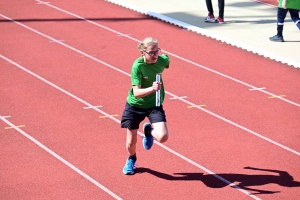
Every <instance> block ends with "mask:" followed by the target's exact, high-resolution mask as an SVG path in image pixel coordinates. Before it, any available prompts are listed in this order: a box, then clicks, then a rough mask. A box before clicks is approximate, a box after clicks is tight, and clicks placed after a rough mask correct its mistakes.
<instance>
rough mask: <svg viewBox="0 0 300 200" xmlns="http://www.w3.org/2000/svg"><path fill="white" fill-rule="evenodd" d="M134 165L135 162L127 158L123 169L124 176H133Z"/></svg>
mask: <svg viewBox="0 0 300 200" xmlns="http://www.w3.org/2000/svg"><path fill="white" fill-rule="evenodd" d="M134 164H135V160H132V159H131V158H128V159H127V161H126V164H125V166H124V168H123V174H125V175H129V174H134Z"/></svg>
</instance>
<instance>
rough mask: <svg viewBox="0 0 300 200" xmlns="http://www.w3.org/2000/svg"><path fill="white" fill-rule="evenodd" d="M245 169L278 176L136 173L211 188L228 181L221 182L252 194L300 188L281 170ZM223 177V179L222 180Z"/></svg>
mask: <svg viewBox="0 0 300 200" xmlns="http://www.w3.org/2000/svg"><path fill="white" fill-rule="evenodd" d="M244 169H250V170H259V171H264V172H272V173H277V174H276V175H269V174H264V175H256V174H255V175H251V174H229V173H228V174H227V173H222V174H204V173H174V175H169V174H165V173H162V172H158V171H154V170H152V169H148V168H137V169H136V170H135V173H149V174H152V175H154V176H156V177H158V178H161V179H165V180H169V181H202V182H203V183H204V184H205V185H206V186H207V187H210V188H223V187H226V186H228V183H226V181H221V178H223V179H226V180H227V181H229V182H231V183H234V184H235V185H236V186H238V187H239V188H241V189H244V190H248V191H252V192H254V193H252V194H274V193H279V192H280V191H268V190H259V189H253V188H250V187H251V186H261V185H266V184H272V183H273V184H277V185H280V186H284V187H300V182H298V181H294V179H293V177H292V176H291V175H290V174H289V173H287V172H285V171H280V170H271V169H260V168H254V167H245V168H244ZM220 177H221V178H220ZM232 187H234V186H232Z"/></svg>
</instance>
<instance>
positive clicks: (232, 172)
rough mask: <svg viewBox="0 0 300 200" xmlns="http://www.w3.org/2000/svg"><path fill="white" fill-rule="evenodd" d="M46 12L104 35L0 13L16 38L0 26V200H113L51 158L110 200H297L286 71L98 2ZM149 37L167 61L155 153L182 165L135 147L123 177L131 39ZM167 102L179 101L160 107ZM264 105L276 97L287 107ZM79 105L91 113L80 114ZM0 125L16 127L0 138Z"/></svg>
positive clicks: (29, 4) (9, 9)
mask: <svg viewBox="0 0 300 200" xmlns="http://www.w3.org/2000/svg"><path fill="white" fill-rule="evenodd" d="M50 5H54V6H56V7H58V8H60V9H63V10H67V11H69V12H71V13H74V14H76V15H78V16H81V17H84V18H86V19H89V20H91V21H93V22H95V23H98V24H101V25H102V26H105V27H107V28H109V29H110V30H108V29H104V28H102V27H99V26H97V25H95V24H92V23H89V22H87V21H83V20H80V19H79V18H76V17H75V16H72V15H70V14H67V13H64V12H62V10H57V9H55V8H53V7H50V6H47V5H41V4H38V3H37V2H36V1H26V2H22V3H20V2H19V1H5V2H1V4H0V7H1V13H0V14H2V15H4V16H6V17H9V18H11V19H14V20H16V21H18V22H19V23H21V24H22V25H25V26H26V27H25V26H22V25H21V24H17V23H15V22H12V21H9V20H6V19H5V18H3V17H1V19H0V20H1V34H0V41H1V47H0V50H1V55H2V56H1V58H2V59H0V66H1V73H0V80H1V96H0V101H1V106H0V116H2V117H1V120H0V127H1V129H0V136H1V140H0V152H1V154H0V156H1V157H0V158H1V165H0V177H1V182H0V188H1V190H0V199H111V198H113V197H112V196H110V195H109V194H108V193H107V192H106V191H104V190H102V189H101V187H97V185H95V184H93V183H91V182H89V181H88V179H87V178H84V177H83V176H81V175H80V174H79V173H77V172H75V171H74V168H73V169H71V168H70V167H69V166H67V165H66V164H65V163H62V162H60V161H59V160H58V159H57V158H55V157H54V156H53V154H55V155H58V156H60V158H62V159H64V160H65V161H68V162H69V163H71V164H72V165H73V166H74V167H76V169H79V170H81V171H82V172H84V173H85V174H86V175H87V176H89V177H90V178H92V179H93V180H95V181H96V182H98V183H99V184H101V185H102V186H104V187H105V188H107V189H108V190H110V191H112V192H113V193H114V194H115V195H117V196H118V197H120V198H122V199H251V197H252V195H249V194H250V193H251V194H253V195H254V196H253V197H254V198H261V199H299V196H300V171H299V164H300V161H299V152H300V142H299V141H300V140H299V139H300V138H299V132H300V127H299V117H300V107H299V103H300V93H299V91H300V86H299V84H298V83H299V81H300V73H299V70H298V69H294V68H291V67H288V66H285V65H283V64H280V63H277V62H274V61H270V60H268V59H265V58H262V57H259V56H257V55H254V54H251V53H249V52H245V51H242V50H240V49H237V48H234V47H232V46H228V45H226V44H223V43H220V42H218V41H214V40H211V39H208V38H206V37H203V36H200V35H197V34H194V33H191V32H186V31H183V30H181V29H180V28H178V27H174V26H172V25H169V24H166V23H164V22H160V21H158V20H155V19H151V18H148V17H146V16H143V15H140V14H138V13H135V12H132V11H130V10H126V9H123V8H120V7H118V6H115V5H113V4H110V3H107V2H105V1H99V0H97V1H96V0H88V1H85V3H84V4H83V3H79V1H70V0H69V1H63V2H61V1H59V0H53V1H51V4H50ZM116 13H117V14H116ZM28 27H30V28H31V30H29V28H28ZM112 30H114V31H115V32H113V31H112ZM120 33H122V34H130V35H129V36H128V37H126V36H124V35H123V36H120V35H119V34H120ZM42 34H44V35H42ZM149 35H151V36H153V37H156V38H157V39H158V40H159V41H160V46H161V48H162V49H163V50H165V51H167V52H170V53H168V54H169V56H170V59H171V66H170V69H168V70H166V71H165V73H164V83H165V87H166V90H167V92H168V94H167V95H166V100H165V103H164V107H165V110H166V113H167V119H168V126H169V131H170V139H169V141H168V142H167V143H166V144H165V146H166V147H168V148H170V149H171V150H173V151H175V152H176V153H178V154H179V155H181V156H183V157H180V156H178V155H176V153H174V152H170V151H168V150H167V149H165V148H164V147H165V146H163V148H162V147H160V146H158V145H154V147H153V149H151V150H150V151H145V150H143V148H142V145H141V140H139V141H138V143H139V145H138V147H137V156H138V162H137V164H138V169H137V173H136V174H135V175H134V176H125V175H123V174H122V168H123V165H124V164H125V160H126V158H127V153H126V150H125V130H123V129H121V128H120V125H119V120H120V115H121V114H122V111H123V108H124V104H125V99H126V96H127V92H128V89H129V87H130V78H129V76H128V75H129V74H130V70H131V64H132V62H133V60H134V59H136V57H137V56H139V52H138V51H137V50H136V46H137V44H138V42H137V40H141V39H143V38H144V37H146V36H149ZM49 37H51V38H54V39H57V40H64V41H63V43H62V44H60V43H57V42H52V41H51V42H50V40H51V39H50V38H49ZM89 56H90V57H89ZM178 56H179V57H178ZM91 57H92V58H91ZM180 57H181V58H184V59H187V60H183V59H180ZM95 59H96V60H95ZM191 62H194V63H196V64H192V63H191ZM111 66H113V67H114V68H115V69H112V68H111ZM203 66H205V67H207V68H209V69H211V70H215V71H217V72H219V73H220V74H217V73H215V72H213V71H208V70H206V69H204V68H203ZM22 67H23V68H26V69H27V70H29V71H30V72H31V73H30V72H29V71H24V70H22V69H21V68H22ZM116 69H118V70H119V71H117V70H116ZM33 74H35V75H36V76H33ZM224 74H225V75H227V76H230V77H232V78H235V79H236V80H239V82H237V81H233V80H232V79H230V78H228V77H224ZM42 78H43V79H42ZM45 81H49V82H45ZM249 85H250V86H249ZM251 86H254V87H258V88H261V87H265V88H266V89H265V90H264V91H267V92H269V94H267V93H263V92H260V91H257V90H254V91H253V90H249V89H252V87H251ZM172 94H174V95H176V96H187V97H188V98H187V99H184V101H180V100H171V99H170V98H171V97H173V95H172ZM270 94H274V95H285V97H284V98H285V99H286V100H289V102H287V101H284V99H279V98H269V97H270V96H271V95H270ZM293 103H294V104H293ZM190 104H195V105H200V104H205V105H206V106H205V107H198V108H188V106H190ZM89 105H94V106H100V105H101V106H102V107H101V108H97V109H84V107H87V106H89ZM201 109H202V110H201ZM114 114H117V115H118V116H114V117H111V118H100V117H99V116H103V115H114ZM3 116H11V117H9V118H4V117H3ZM6 120H8V121H9V122H11V123H12V124H14V125H15V126H19V125H25V127H20V128H19V129H18V128H17V127H14V128H7V127H9V126H10V125H9V124H7V123H5V122H7V121H6ZM22 131H24V132H25V133H26V134H28V135H30V136H32V137H33V138H35V139H36V140H38V141H39V142H41V143H42V144H43V145H45V146H46V147H47V148H49V149H51V151H53V154H50V153H48V152H46V151H45V150H44V149H42V148H41V147H40V146H37V145H36V144H34V143H33V142H32V141H30V140H29V139H28V138H26V137H24V136H23V135H22V134H21V132H22ZM262 137H265V138H262ZM275 142H277V143H279V144H278V145H276V144H274V143H275ZM280 145H281V146H280ZM283 147H285V148H286V149H284V148H283ZM192 161H193V162H194V163H192ZM248 166H249V167H255V168H259V169H267V170H268V171H263V170H251V169H245V167H248ZM209 170H210V171H209ZM271 170H274V171H271ZM212 172H214V173H216V174H217V175H219V176H220V177H222V178H224V179H226V180H227V181H229V182H231V183H234V184H235V185H237V186H239V187H240V188H242V189H244V190H243V191H244V192H243V191H242V192H241V191H240V190H238V189H235V188H234V187H230V186H229V185H228V184H226V183H224V182H222V181H221V180H220V178H219V179H218V178H216V177H215V176H213V175H211V174H210V173H212ZM247 192H249V194H246V193H247Z"/></svg>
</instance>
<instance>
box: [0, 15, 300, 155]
mask: <svg viewBox="0 0 300 200" xmlns="http://www.w3.org/2000/svg"><path fill="white" fill-rule="evenodd" d="M0 16H2V17H4V18H6V19H9V20H11V21H13V22H15V23H17V24H19V25H20V26H23V27H25V28H27V29H29V30H31V31H33V32H35V33H37V34H39V35H42V36H44V37H46V38H49V39H53V38H51V37H50V36H47V35H45V34H43V33H41V32H39V31H37V30H35V29H33V28H30V27H28V26H26V25H24V24H22V23H20V22H17V21H15V20H12V19H10V18H8V17H6V16H4V15H2V14H0ZM58 43H59V44H61V45H63V46H65V47H67V48H69V49H72V50H74V51H75V52H77V53H79V54H81V55H84V56H86V57H88V58H91V59H92V60H94V61H96V62H99V63H101V64H103V65H105V66H107V67H109V68H111V69H114V70H116V71H118V72H121V73H122V74H125V75H127V76H131V75H130V74H129V73H127V72H124V71H122V70H120V69H118V68H117V67H114V66H112V65H110V64H108V63H106V62H104V61H101V60H99V59H97V58H94V57H93V56H91V55H89V54H86V53H84V52H82V51H80V50H78V49H75V48H74V47H71V46H69V45H67V44H64V43H61V42H58ZM1 57H2V58H3V59H5V57H4V56H2V55H1ZM8 61H9V59H8ZM254 88H255V87H254ZM262 91H264V90H262ZM165 92H166V94H169V95H170V96H172V97H173V98H178V96H176V95H175V94H172V93H170V92H168V91H165ZM271 95H272V96H275V95H274V94H271ZM278 99H284V98H282V97H278ZM178 100H180V101H183V102H185V103H186V104H188V105H190V106H195V107H197V108H199V109H200V110H202V111H204V112H206V113H208V114H210V115H212V116H215V117H217V118H219V119H221V120H223V121H225V122H228V123H230V124H232V125H234V126H236V127H238V128H241V129H242V130H245V131H247V132H248V133H251V134H253V135H255V136H257V137H259V138H261V139H264V140H266V141H268V142H270V143H272V144H275V145H277V146H279V147H281V148H283V149H285V150H288V151H290V152H292V153H294V154H296V155H298V156H300V153H299V152H297V151H295V150H293V149H291V148H289V147H286V146H284V145H282V144H280V143H278V142H275V141H273V140H271V139H269V138H267V137H265V136H262V135H260V134H258V133H256V132H254V131H252V130H250V129H248V128H245V127H243V126H241V125H239V124H237V123H235V122H232V121H230V120H228V119H226V118H224V117H222V116H220V115H217V114H215V113H213V112H211V111H209V110H206V109H204V108H202V107H200V106H198V105H196V104H194V103H191V102H189V101H187V100H185V99H182V98H181V99H180V98H179V99H178ZM89 106H92V105H89ZM110 118H111V119H115V118H113V117H110Z"/></svg>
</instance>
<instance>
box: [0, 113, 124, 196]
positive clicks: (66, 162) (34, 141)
mask: <svg viewBox="0 0 300 200" xmlns="http://www.w3.org/2000/svg"><path fill="white" fill-rule="evenodd" d="M0 119H1V120H2V121H3V122H5V123H6V124H8V125H9V126H10V127H13V128H14V129H15V130H17V131H18V132H19V133H21V134H22V135H23V136H25V137H26V138H27V139H29V140H30V141H32V142H33V143H35V144H36V145H38V146H39V147H41V148H42V149H43V150H45V151H46V152H48V153H49V154H51V155H52V156H53V157H55V158H56V159H58V160H59V161H61V162H62V163H64V164H65V165H67V166H68V167H70V168H71V169H72V170H74V171H75V172H77V173H78V174H80V175H81V176H83V177H84V178H85V179H87V180H88V181H90V182H91V183H93V184H94V185H96V186H97V187H98V188H100V189H101V190H103V191H105V192H106V193H108V194H109V195H110V196H112V197H114V198H115V199H118V200H121V199H122V198H121V197H119V196H117V195H116V194H115V193H113V192H112V191H110V190H109V189H107V188H106V187H104V186H103V185H101V184H100V183H99V182H97V181H96V180H94V179H93V178H92V177H90V176H89V175H87V174H86V173H84V172H83V171H81V170H80V169H78V168H77V167H75V166H74V165H72V164H71V163H69V162H68V161H66V160H65V159H63V158H62V157H61V156H59V155H58V154H57V153H55V152H54V151H52V150H51V149H49V148H48V147H46V146H45V145H43V144H42V143H41V142H39V141H38V140H36V139H35V138H34V137H32V136H30V135H29V134H27V133H26V132H25V131H23V130H22V129H20V128H19V127H18V126H16V125H14V124H13V123H11V122H10V121H8V120H7V119H5V117H2V116H0Z"/></svg>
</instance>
